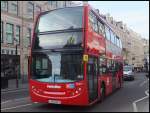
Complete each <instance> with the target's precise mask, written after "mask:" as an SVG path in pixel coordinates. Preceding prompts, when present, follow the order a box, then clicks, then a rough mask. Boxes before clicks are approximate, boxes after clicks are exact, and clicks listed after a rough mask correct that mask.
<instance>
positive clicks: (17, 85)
mask: <svg viewBox="0 0 150 113" xmlns="http://www.w3.org/2000/svg"><path fill="white" fill-rule="evenodd" d="M16 58H17V44H16ZM16 87H17V88H18V87H19V84H18V67H17V61H16Z"/></svg>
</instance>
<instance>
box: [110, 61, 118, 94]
mask: <svg viewBox="0 0 150 113" xmlns="http://www.w3.org/2000/svg"><path fill="white" fill-rule="evenodd" d="M114 63H115V62H114V61H112V67H111V74H112V90H113V91H114V90H115V89H116V74H117V73H116V69H115V64H114Z"/></svg>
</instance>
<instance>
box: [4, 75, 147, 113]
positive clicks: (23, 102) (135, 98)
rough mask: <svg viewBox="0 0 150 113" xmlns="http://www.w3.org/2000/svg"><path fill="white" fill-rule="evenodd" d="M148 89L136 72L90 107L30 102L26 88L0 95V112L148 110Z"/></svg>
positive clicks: (143, 76)
mask: <svg viewBox="0 0 150 113" xmlns="http://www.w3.org/2000/svg"><path fill="white" fill-rule="evenodd" d="M148 89H149V80H148V79H147V78H146V77H145V75H144V73H137V74H136V75H135V80H134V81H124V85H123V88H121V89H120V90H117V91H116V92H114V93H113V94H111V95H110V96H108V97H107V98H106V99H105V100H104V101H103V102H101V103H100V102H98V103H96V104H94V105H93V106H90V107H74V106H62V105H50V104H42V103H32V102H31V101H30V98H29V96H28V91H27V90H21V91H17V92H7V93H2V95H1V112H29V111H30V112H31V111H34V112H59V111H61V112H77V111H80V112H87V111H88V112H92V111H99V112H136V111H138V112H149V90H148Z"/></svg>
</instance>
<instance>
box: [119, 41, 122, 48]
mask: <svg viewBox="0 0 150 113" xmlns="http://www.w3.org/2000/svg"><path fill="white" fill-rule="evenodd" d="M119 45H120V48H122V42H121V40H120V39H119Z"/></svg>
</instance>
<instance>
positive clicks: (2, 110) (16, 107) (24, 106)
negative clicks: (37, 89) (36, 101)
mask: <svg viewBox="0 0 150 113" xmlns="http://www.w3.org/2000/svg"><path fill="white" fill-rule="evenodd" d="M30 105H32V103H30V104H25V105H19V106H15V107H10V108H4V109H1V111H5V110H10V109H15V108H21V107H25V106H30Z"/></svg>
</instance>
